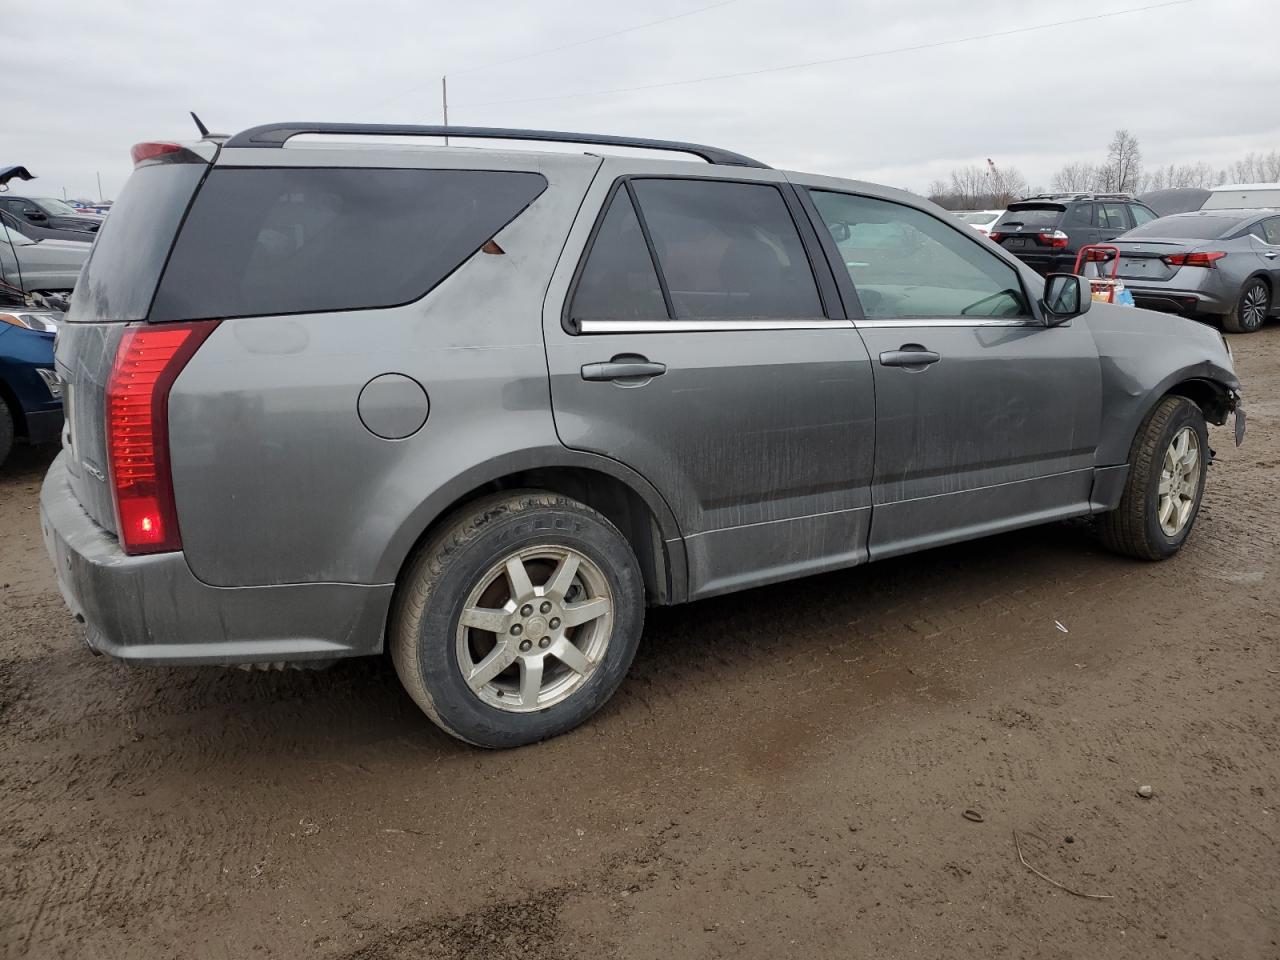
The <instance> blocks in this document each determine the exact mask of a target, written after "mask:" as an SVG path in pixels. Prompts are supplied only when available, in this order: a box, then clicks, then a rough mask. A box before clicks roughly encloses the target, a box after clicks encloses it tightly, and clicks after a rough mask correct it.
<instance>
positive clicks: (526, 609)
mask: <svg viewBox="0 0 1280 960" xmlns="http://www.w3.org/2000/svg"><path fill="white" fill-rule="evenodd" d="M532 615H533V604H532V603H526V604H525V605H524V606H523V607H521V608H520V616H522V617H528V616H532Z"/></svg>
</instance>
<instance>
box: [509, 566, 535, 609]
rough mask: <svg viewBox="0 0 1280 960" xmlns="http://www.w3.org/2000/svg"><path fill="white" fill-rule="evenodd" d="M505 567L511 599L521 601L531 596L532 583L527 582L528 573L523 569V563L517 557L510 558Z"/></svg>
mask: <svg viewBox="0 0 1280 960" xmlns="http://www.w3.org/2000/svg"><path fill="white" fill-rule="evenodd" d="M506 567H507V582H508V583H509V584H510V585H511V599H513V600H523V599H525V598H527V597H531V596H533V583H532V581H530V580H529V571H528V570H526V569H525V568H524V561H523V560H521V559H520V558H519V557H511V558H510V559H509V560H507V564H506Z"/></svg>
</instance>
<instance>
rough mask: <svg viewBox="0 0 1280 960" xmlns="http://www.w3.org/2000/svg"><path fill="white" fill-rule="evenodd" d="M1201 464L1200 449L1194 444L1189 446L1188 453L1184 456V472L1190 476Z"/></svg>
mask: <svg viewBox="0 0 1280 960" xmlns="http://www.w3.org/2000/svg"><path fill="white" fill-rule="evenodd" d="M1199 463H1200V449H1199V448H1198V447H1196V446H1195V445H1193V444H1188V445H1187V452H1186V453H1184V454H1183V455H1182V471H1183V473H1185V474H1186V475H1187V476H1190V475H1191V473H1192V471H1194V470H1195V468H1196V467H1197V466H1198V465H1199Z"/></svg>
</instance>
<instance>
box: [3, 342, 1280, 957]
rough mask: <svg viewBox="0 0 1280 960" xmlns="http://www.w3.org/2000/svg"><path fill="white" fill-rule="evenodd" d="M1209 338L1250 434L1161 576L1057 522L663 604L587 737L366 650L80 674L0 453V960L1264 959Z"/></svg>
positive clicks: (29, 517)
mask: <svg viewBox="0 0 1280 960" xmlns="http://www.w3.org/2000/svg"><path fill="white" fill-rule="evenodd" d="M1231 342H1232V345H1233V347H1234V349H1235V351H1236V354H1237V362H1238V365H1239V367H1240V370H1241V376H1242V379H1243V381H1244V384H1245V388H1246V391H1247V399H1248V410H1249V414H1250V422H1249V436H1248V440H1247V441H1246V444H1245V446H1244V447H1243V448H1242V449H1239V450H1237V449H1236V448H1235V447H1234V446H1233V445H1232V443H1231V439H1230V436H1229V431H1226V430H1217V431H1214V433H1213V435H1212V441H1213V443H1214V445H1215V446H1216V448H1217V450H1218V453H1219V457H1220V460H1219V462H1218V464H1217V465H1215V466H1214V467H1213V468H1212V469H1211V471H1210V479H1209V490H1208V494H1207V497H1206V500H1205V505H1204V509H1203V511H1202V513H1201V515H1200V520H1199V523H1198V525H1197V527H1196V530H1195V532H1194V535H1193V537H1192V539H1191V541H1190V543H1189V545H1188V547H1187V548H1186V549H1185V550H1184V551H1183V552H1182V553H1181V554H1180V555H1179V556H1178V557H1177V558H1175V559H1174V560H1172V561H1169V562H1167V563H1163V564H1158V565H1149V564H1142V563H1136V562H1132V561H1128V560H1124V559H1120V558H1117V557H1113V556H1111V555H1109V554H1107V553H1104V552H1102V550H1101V549H1100V548H1099V547H1098V546H1097V545H1096V544H1095V543H1094V541H1093V540H1092V539H1091V537H1090V534H1089V531H1088V530H1087V528H1086V526H1085V525H1059V526H1053V527H1047V528H1041V529H1037V530H1031V531H1026V532H1023V533H1019V534H1014V535H1008V536H1002V537H999V538H996V539H992V540H987V541H982V542H977V543H972V544H966V545H962V546H958V547H954V548H947V549H943V550H938V551H934V552H931V553H927V554H924V555H921V556H917V557H912V558H907V559H904V560H899V561H889V562H886V563H884V564H880V565H873V566H870V567H866V568H863V569H858V570H852V571H848V572H844V573H838V574H831V575H827V576H822V577H818V578H815V579H810V580H806V581H802V582H799V583H793V584H785V585H781V586H777V587H772V588H767V589H761V590H755V591H752V592H749V593H746V594H742V595H738V596H733V597H727V598H722V599H717V600H713V601H707V602H703V603H699V604H696V605H693V606H690V607H685V608H680V609H675V610H663V611H653V612H651V615H650V619H649V622H648V626H647V629H646V636H645V642H644V644H643V645H642V647H641V651H640V655H639V657H638V659H637V662H636V665H635V667H634V669H633V671H632V673H631V676H630V677H629V678H628V680H627V682H626V683H625V684H624V686H623V688H622V690H621V692H620V693H619V695H618V696H617V697H616V698H615V699H614V700H613V702H612V703H611V704H610V705H609V706H608V707H606V709H605V710H604V711H603V712H602V714H601V715H600V716H599V717H598V718H597V719H596V720H595V721H594V722H592V723H591V724H589V725H588V726H586V727H585V728H583V729H581V730H578V731H576V732H575V733H572V734H570V735H568V736H565V737H562V738H560V739H558V740H555V741H552V742H549V743H545V744H542V745H539V746H536V747H531V748H526V749H523V750H516V751H509V752H505V753H484V752H480V751H476V750H473V749H470V748H468V747H465V746H463V745H461V744H458V743H455V742H454V741H452V740H450V739H448V738H447V737H445V736H444V735H443V734H441V733H439V732H438V731H437V730H436V729H435V728H434V727H433V726H432V725H431V724H430V723H429V722H427V720H426V719H425V718H424V717H422V716H421V715H420V714H419V713H418V712H417V710H416V709H415V708H414V706H413V705H412V703H411V702H410V701H409V698H408V697H407V696H406V695H405V694H404V693H403V692H402V691H401V690H400V687H399V685H398V684H397V682H396V678H395V675H394V673H393V671H392V670H391V668H390V666H389V664H388V663H387V662H385V661H381V660H368V661H364V662H351V663H346V664H342V665H339V666H337V667H334V668H333V669H330V670H327V671H322V672H311V673H298V672H292V673H273V674H261V673H256V674H255V673H245V672H241V671H235V670H221V669H214V668H208V669H203V668H202V669H154V668H145V669H140V668H130V667H126V666H123V665H121V664H118V663H115V662H112V661H110V660H107V659H105V658H100V657H93V656H91V655H90V654H89V653H88V651H87V650H86V649H85V648H84V647H83V646H82V645H81V641H80V638H79V635H78V631H77V628H76V625H75V624H74V622H73V621H72V619H71V617H70V616H69V615H68V613H67V611H66V610H65V609H64V606H63V603H62V600H61V599H60V598H59V596H58V593H57V590H56V588H55V586H54V582H53V578H52V574H51V570H50V567H49V563H48V561H47V560H46V557H45V552H44V547H43V544H42V543H41V540H40V533H39V528H38V518H37V506H36V500H37V491H38V486H39V482H40V478H41V476H42V474H43V471H44V469H45V467H46V466H47V464H48V460H49V457H50V456H51V454H50V453H48V452H36V451H24V452H22V453H21V454H20V455H19V456H18V457H17V459H16V462H11V463H10V465H9V466H7V467H6V468H5V469H4V472H3V474H0V584H2V586H0V956H4V957H10V956H12V957H75V958H81V957H86V958H90V957H91V958H117V957H120V958H123V957H129V958H139V957H183V958H193V957H226V958H233V957H234V958H243V957H257V958H267V957H302V956H307V957H318V958H351V960H356V958H363V960H399V958H410V957H412V958H434V957H441V958H476V960H479V958H485V960H488V958H506V957H512V958H515V957H520V958H531V960H537V958H549V957H604V958H607V957H626V958H637V960H639V958H660V960H672V958H703V957H722V956H734V957H748V958H756V957H760V958H766V957H767V958H777V957H829V958H845V957H857V958H862V957H894V958H896V957H920V958H928V960H942V958H965V960H969V958H983V960H988V958H1000V957H1018V958H1022V957H1046V958H1058V957H1072V958H1103V957H1119V956H1126V957H1148V956H1151V957H1204V958H1211V957H1213V958H1233V960H1235V958H1253V957H1269V958H1275V957H1280V946H1277V943H1278V942H1280V816H1278V815H1277V809H1278V807H1280V752H1278V751H1280V720H1278V715H1277V709H1276V707H1277V702H1278V701H1280V696H1278V695H1280V652H1278V642H1280V604H1277V599H1278V591H1277V583H1278V582H1280V581H1278V577H1280V511H1277V510H1276V509H1275V501H1276V493H1277V477H1278V469H1277V468H1280V438H1278V435H1277V433H1278V431H1277V427H1278V425H1280V325H1271V326H1269V327H1268V328H1267V329H1266V330H1264V331H1263V332H1262V333H1260V334H1256V335H1253V336H1247V337H1235V338H1233V339H1232V341H1231ZM1055 621H1056V622H1057V623H1055ZM1057 624H1061V625H1062V628H1059V626H1058V625H1057ZM1143 784H1150V785H1151V786H1152V787H1153V788H1154V796H1153V797H1152V798H1151V799H1143V798H1141V797H1139V796H1138V795H1137V789H1138V787H1139V786H1140V785H1143ZM966 810H974V811H978V812H980V814H981V816H982V818H983V819H982V821H981V822H973V821H971V820H969V819H966V818H965V817H964V815H963V814H964V811H966ZM1015 831H1017V832H1018V835H1019V838H1020V841H1021V845H1022V853H1023V855H1024V856H1025V858H1026V860H1027V862H1028V863H1029V864H1031V865H1032V866H1034V867H1035V868H1036V869H1037V870H1039V871H1041V872H1042V873H1043V874H1045V875H1046V876H1047V877H1050V878H1053V880H1056V881H1058V883H1060V884H1062V885H1064V886H1065V887H1069V888H1071V889H1072V890H1074V891H1077V892H1080V893H1089V894H1097V895H1106V896H1108V897H1110V899H1089V898H1085V897H1081V896H1076V895H1073V894H1072V893H1070V892H1067V891H1066V890H1065V889H1060V888H1059V887H1057V886H1055V885H1054V884H1053V883H1051V882H1050V881H1049V880H1047V879H1042V878H1041V877H1040V876H1038V875H1037V874H1035V873H1033V872H1032V871H1031V870H1030V869H1028V868H1027V867H1026V866H1023V865H1022V864H1021V863H1020V862H1019V857H1018V852H1017V850H1016V849H1015V844H1014V832H1015Z"/></svg>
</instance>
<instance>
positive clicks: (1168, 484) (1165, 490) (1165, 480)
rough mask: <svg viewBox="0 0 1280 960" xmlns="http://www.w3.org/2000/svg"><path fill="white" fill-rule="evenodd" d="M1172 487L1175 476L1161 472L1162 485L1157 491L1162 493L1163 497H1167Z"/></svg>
mask: <svg viewBox="0 0 1280 960" xmlns="http://www.w3.org/2000/svg"><path fill="white" fill-rule="evenodd" d="M1172 489H1173V477H1171V476H1169V475H1168V474H1167V473H1162V474H1160V486H1159V488H1158V489H1157V490H1156V492H1157V493H1158V494H1160V497H1161V499H1163V498H1165V497H1167V496H1168V495H1169V492H1170V491H1171V490H1172Z"/></svg>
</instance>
